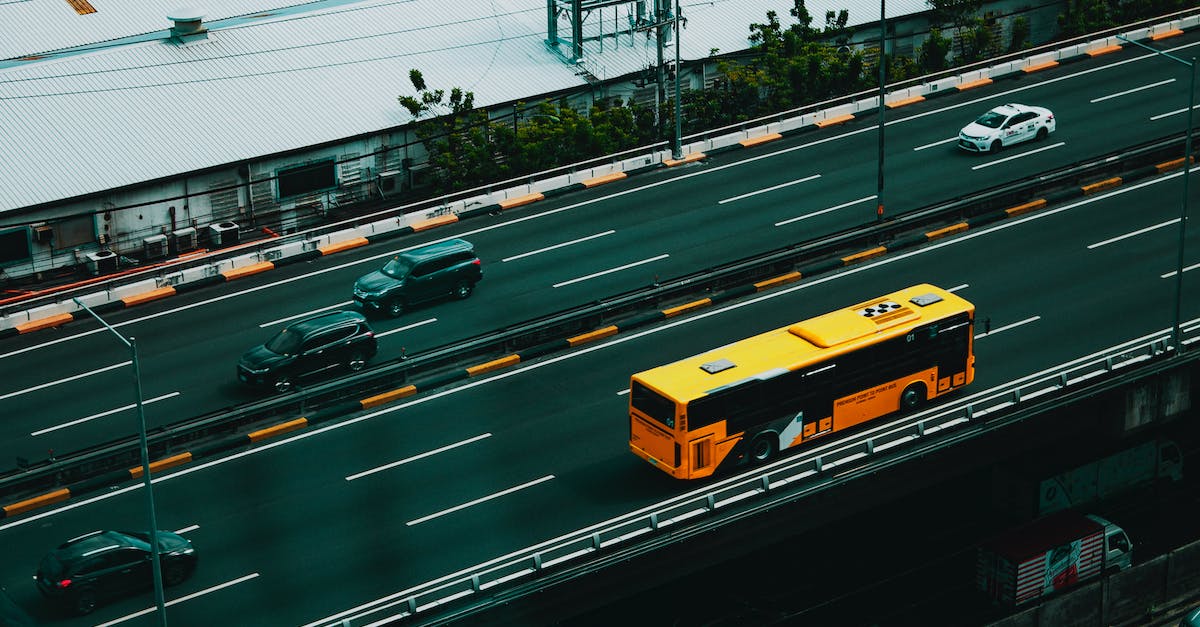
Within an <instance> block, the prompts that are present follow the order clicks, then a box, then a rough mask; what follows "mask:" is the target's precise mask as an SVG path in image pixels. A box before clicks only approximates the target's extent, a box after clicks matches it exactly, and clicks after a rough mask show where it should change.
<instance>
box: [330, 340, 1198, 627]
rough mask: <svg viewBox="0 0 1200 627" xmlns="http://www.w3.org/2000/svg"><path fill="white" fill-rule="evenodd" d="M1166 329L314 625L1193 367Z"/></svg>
mask: <svg viewBox="0 0 1200 627" xmlns="http://www.w3.org/2000/svg"><path fill="white" fill-rule="evenodd" d="M1170 339H1171V331H1170V329H1166V330H1163V331H1159V332H1155V333H1151V334H1149V335H1146V336H1143V337H1141V338H1137V339H1134V340H1130V341H1128V342H1125V343H1122V344H1119V345H1116V346H1113V347H1110V348H1107V349H1104V350H1102V351H1099V352H1097V353H1094V354H1092V355H1089V356H1086V357H1082V358H1079V359H1076V360H1073V361H1070V362H1067V363H1063V364H1059V365H1057V366H1054V367H1052V368H1049V369H1047V370H1043V371H1042V372H1039V373H1035V374H1032V375H1028V376H1026V377H1023V378H1021V379H1017V380H1015V381H1012V382H1009V383H1006V384H1003V385H999V386H996V387H994V388H991V389H988V390H985V391H982V392H979V393H977V394H973V395H971V396H966V397H963V398H960V399H957V400H954V401H951V402H949V403H946V404H942V405H940V406H938V407H934V408H930V409H928V410H925V411H922V412H919V413H917V414H913V415H911V416H906V417H901V418H899V419H897V420H894V421H892V422H891V423H889V424H886V425H881V426H879V427H876V428H874V429H872V430H870V431H867V432H864V433H861V434H859V435H856V436H853V437H852V438H851V439H850V440H848V441H839V442H833V443H830V444H828V445H825V446H821V447H816V448H814V449H812V450H808V451H805V452H803V453H801V454H798V455H796V456H792V457H789V458H785V459H782V460H779V461H776V462H774V463H772V464H769V465H767V466H764V467H762V468H759V469H756V470H754V471H751V472H748V473H745V474H743V475H740V476H737V477H732V478H730V479H726V480H723V481H720V482H717V483H715V484H712V485H708V486H705V487H703V488H701V489H698V490H693V491H690V492H687V493H686V494H682V495H680V496H677V497H674V498H672V499H669V500H667V501H663V502H662V503H658V504H655V505H653V506H650V507H646V508H643V509H641V510H638V511H636V512H631V513H629V514H626V515H623V516H620V517H617V518H614V519H612V520H609V521H605V522H603V523H600V524H597V525H594V526H592V527H589V528H586V529H581V530H579V531H577V532H574V533H571V534H568V535H566V536H563V537H562V538H559V539H556V540H552V541H549V542H546V543H542V544H539V545H536V546H533V547H529V548H527V549H525V550H522V551H518V552H514V553H512V554H510V555H508V556H505V557H502V558H497V559H495V560H492V561H490V562H487V563H483V564H480V565H478V566H476V567H474V568H471V569H467V570H464V571H461V572H460V573H456V574H453V575H448V576H446V577H443V578H441V579H438V580H435V581H431V582H428V583H426V584H422V585H420V586H416V587H414V588H411V589H409V590H405V591H402V592H398V593H397V594H395V595H392V596H391V597H388V598H386V599H383V600H381V601H379V602H378V603H377V604H376V605H375V606H373V607H369V608H365V607H364V608H360V609H359V610H358V611H357V612H354V613H346V614H345V615H341V616H338V617H334V618H333V620H331V621H330V622H326V623H316V624H327V625H343V626H345V627H360V626H365V625H377V624H388V623H391V622H393V621H396V622H398V623H401V624H406V623H409V622H420V621H421V620H422V617H425V616H431V615H433V614H437V615H439V616H440V617H441V618H440V619H441V620H444V619H445V618H446V616H447V614H455V613H458V614H462V615H467V614H469V613H470V612H471V611H477V610H479V609H481V608H482V607H484V606H486V605H487V604H490V603H495V602H497V600H498V599H500V598H502V597H507V598H516V597H519V596H521V595H523V594H528V593H530V592H533V591H535V590H537V589H540V588H545V587H549V586H551V585H553V584H555V583H559V582H562V581H566V580H569V579H570V578H572V577H575V576H578V575H580V574H584V573H586V572H588V571H594V570H597V569H599V568H602V567H603V566H604V565H605V564H606V563H609V562H612V561H617V560H626V559H630V558H632V557H636V556H637V555H639V554H642V553H646V552H649V551H652V550H654V549H656V548H659V547H661V546H664V545H666V544H669V543H671V542H676V541H679V540H682V539H685V538H687V537H689V536H691V535H694V534H698V533H700V532H702V531H705V530H709V529H712V528H714V527H716V526H720V525H722V524H726V523H728V522H731V521H733V520H735V519H737V518H739V517H741V516H745V515H749V514H752V513H754V511H755V510H758V509H762V508H766V507H768V506H774V505H778V504H779V503H780V502H782V501H792V500H797V499H800V498H803V497H804V496H805V495H808V494H812V493H815V492H817V491H820V490H822V489H824V488H826V487H829V486H831V485H835V484H838V483H842V482H845V481H848V480H850V479H851V478H853V477H854V476H855V474H856V473H861V472H863V471H865V469H867V468H868V467H869V468H870V470H871V471H876V472H877V471H878V470H879V469H880V466H881V464H882V465H892V464H897V463H900V462H903V461H905V460H907V459H911V458H914V457H918V456H921V455H926V454H928V453H929V452H931V451H934V450H937V449H939V448H944V447H947V446H952V445H954V444H956V443H958V442H961V441H962V440H964V439H967V438H970V437H975V436H977V435H980V434H982V433H985V432H988V431H991V430H994V429H999V428H1001V427H1005V426H1008V425H1011V424H1013V423H1015V422H1019V421H1021V420H1025V419H1027V418H1030V417H1033V416H1035V415H1037V414H1038V413H1041V412H1043V411H1047V410H1049V409H1053V408H1054V407H1058V406H1062V405H1065V404H1068V403H1070V402H1072V401H1073V400H1077V399H1078V398H1082V397H1083V396H1085V395H1089V394H1095V393H1097V392H1099V391H1103V390H1105V389H1112V388H1115V387H1117V386H1119V385H1122V384H1125V383H1128V382H1130V381H1133V380H1136V379H1138V378H1141V377H1143V376H1147V375H1149V374H1153V373H1156V372H1161V371H1165V370H1168V369H1171V368H1176V367H1180V366H1183V365H1187V364H1190V363H1191V362H1193V361H1196V360H1197V359H1200V320H1193V321H1190V322H1189V323H1188V324H1186V325H1183V326H1182V327H1181V334H1180V339H1181V341H1182V343H1183V347H1184V351H1183V352H1182V353H1181V354H1177V352H1176V351H1175V349H1174V347H1172V346H1170Z"/></svg>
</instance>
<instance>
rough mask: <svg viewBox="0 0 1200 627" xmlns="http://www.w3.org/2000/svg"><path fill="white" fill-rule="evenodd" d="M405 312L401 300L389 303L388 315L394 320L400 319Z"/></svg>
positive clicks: (395, 299)
mask: <svg viewBox="0 0 1200 627" xmlns="http://www.w3.org/2000/svg"><path fill="white" fill-rule="evenodd" d="M403 312H404V303H402V302H400V299H399V298H393V299H392V300H389V301H388V304H387V315H389V316H391V317H393V318H396V317H399V316H400V314H401V313H403Z"/></svg>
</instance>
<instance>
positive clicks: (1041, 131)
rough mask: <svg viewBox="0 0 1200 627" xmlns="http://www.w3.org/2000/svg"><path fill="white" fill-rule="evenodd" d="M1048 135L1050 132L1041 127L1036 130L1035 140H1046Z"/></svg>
mask: <svg viewBox="0 0 1200 627" xmlns="http://www.w3.org/2000/svg"><path fill="white" fill-rule="evenodd" d="M1049 134H1050V131H1049V130H1047V129H1046V127H1044V126H1043V127H1042V128H1039V129H1038V132H1037V140H1038V141H1042V140H1043V139H1046V136H1048V135H1049Z"/></svg>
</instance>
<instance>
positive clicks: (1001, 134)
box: [958, 103, 1055, 153]
mask: <svg viewBox="0 0 1200 627" xmlns="http://www.w3.org/2000/svg"><path fill="white" fill-rule="evenodd" d="M1054 125H1055V123H1054V114H1053V113H1051V112H1050V110H1049V109H1046V108H1043V107H1031V106H1028V105H1023V104H1015V103H1013V104H1005V105H1000V106H998V107H996V108H994V109H992V110H991V111H988V112H987V113H985V114H983V115H981V116H979V117H978V118H976V120H975V121H974V122H971V123H970V124H968V125H966V126H964V127H963V128H962V130H961V131H959V133H958V147H959V148H962V149H963V150H967V151H970V152H992V153H995V152H1000V149H1001V148H1003V147H1005V146H1011V145H1013V144H1019V143H1021V142H1023V141H1029V140H1031V139H1045V138H1046V136H1047V135H1049V134H1050V133H1053V132H1054Z"/></svg>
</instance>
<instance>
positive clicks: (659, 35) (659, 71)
mask: <svg viewBox="0 0 1200 627" xmlns="http://www.w3.org/2000/svg"><path fill="white" fill-rule="evenodd" d="M667 1H668V0H654V33H655V39H656V40H657V41H658V65H657V66H656V67H655V68H654V80H655V82H656V83H657V84H658V91H657V92H656V93H657V96H656V97H655V101H654V126H655V127H657V128H662V120H660V119H659V118H660V117H661V116H660V114H659V112H660V111H661V109H662V104H663V103H664V102H666V101H667V86H666V74H665V73H664V72H663V22H664V21H665V20H664V18H665V16H664V15H663V14H664V13H666V11H664V10H663V4H664V3H666V2H667Z"/></svg>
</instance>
